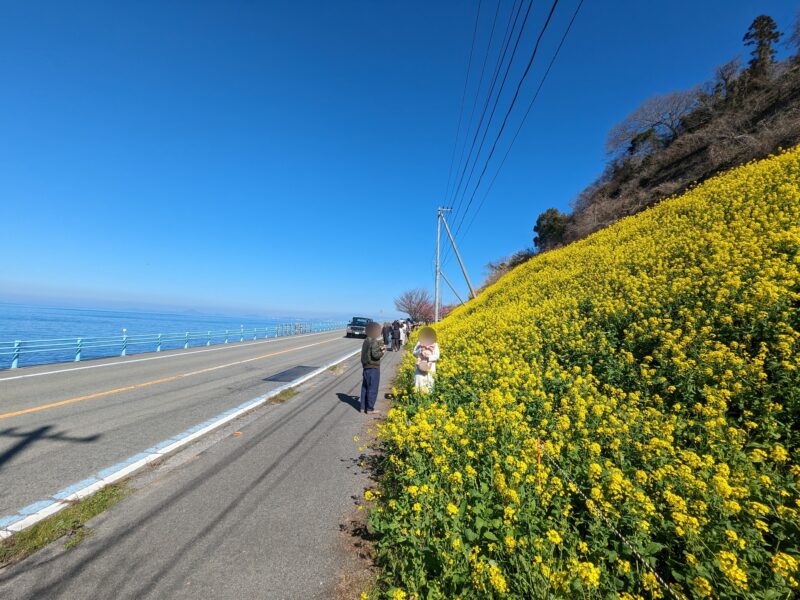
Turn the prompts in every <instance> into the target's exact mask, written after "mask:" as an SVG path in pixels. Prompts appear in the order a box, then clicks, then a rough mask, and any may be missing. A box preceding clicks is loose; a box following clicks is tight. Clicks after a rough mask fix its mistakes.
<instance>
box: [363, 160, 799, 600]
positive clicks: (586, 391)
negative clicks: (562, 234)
mask: <svg viewBox="0 0 800 600" xmlns="http://www.w3.org/2000/svg"><path fill="white" fill-rule="evenodd" d="M799 309H800V150H798V149H794V150H791V151H788V152H785V153H783V154H781V155H780V156H776V157H771V158H768V159H766V160H763V161H760V162H756V163H751V164H748V165H744V166H742V167H739V168H737V169H734V170H732V171H729V172H727V173H725V174H722V175H720V176H718V177H716V178H714V179H712V180H709V181H707V182H706V183H704V184H703V185H700V186H698V187H696V188H694V189H692V190H690V191H688V192H687V193H685V194H684V195H682V196H680V197H678V198H673V199H670V200H667V201H664V202H662V203H660V204H658V205H657V206H655V207H653V208H651V209H649V210H647V211H645V212H643V213H640V214H639V215H636V216H633V217H629V218H627V219H624V220H622V221H620V222H618V223H616V224H615V225H613V226H611V227H608V228H607V229H605V230H603V231H600V232H598V233H596V234H595V235H593V236H591V237H589V238H587V239H585V240H583V241H581V242H577V243H574V244H571V245H569V246H567V247H565V248H562V249H560V250H555V251H552V252H548V253H546V254H543V255H540V256H537V257H536V258H534V259H533V260H530V261H529V262H527V263H525V264H524V265H522V266H520V267H518V268H517V269H515V270H514V271H512V272H511V273H509V274H507V275H506V276H504V277H503V278H502V279H500V281H498V282H497V283H495V284H494V285H492V286H491V287H489V288H487V289H486V290H484V291H483V292H482V293H481V294H480V295H479V297H478V298H477V299H476V300H473V301H471V302H470V303H469V304H468V305H467V306H464V307H461V308H459V309H458V310H456V311H454V312H453V313H452V314H451V315H450V316H448V317H447V318H446V319H445V320H444V321H443V322H442V323H440V324H439V325H438V326H437V331H438V334H439V342H440V346H441V348H442V359H441V362H440V363H439V369H438V372H437V379H436V385H435V389H434V391H433V393H431V394H429V395H422V394H415V393H413V392H412V391H411V389H410V385H411V373H412V368H413V363H412V361H411V358H410V357H409V358H408V359H407V362H406V363H405V366H404V368H403V371H402V372H401V376H400V381H401V384H402V385H401V387H403V388H404V390H400V394H399V396H400V397H399V400H398V401H397V402H396V403H395V405H394V407H393V408H392V409H391V410H390V412H389V414H388V416H387V419H386V421H385V422H384V423H383V424H382V425H381V427H380V432H379V439H380V444H381V445H382V448H383V451H384V455H383V456H384V458H383V475H382V480H381V488H380V490H378V491H376V492H375V493H374V494H373V493H370V497H369V498H368V505H369V506H370V507H371V511H370V520H371V525H372V527H373V529H374V530H375V531H376V532H377V533H378V535H379V542H378V549H377V553H378V554H377V556H378V562H379V564H380V566H381V567H382V572H383V575H382V579H381V581H380V585H379V586H378V589H377V590H376V591H375V594H376V595H383V596H386V597H390V598H396V599H403V598H406V599H410V598H415V599H422V598H448V599H450V598H462V599H467V598H621V599H634V598H704V597H708V598H758V599H768V598H789V597H797V593H798V582H799V581H800V571H799V568H800V535H798V532H799V530H798V525H799V524H798V517H799V516H800V495H798V480H800V465H799V464H798V458H799V457H798V451H797V442H798V438H799V437H800V428H799V427H798V415H799V414H800V376H799V375H798V368H799V367H800V354H798V345H799V344H800V342H799V340H800V316H798V311H799Z"/></svg>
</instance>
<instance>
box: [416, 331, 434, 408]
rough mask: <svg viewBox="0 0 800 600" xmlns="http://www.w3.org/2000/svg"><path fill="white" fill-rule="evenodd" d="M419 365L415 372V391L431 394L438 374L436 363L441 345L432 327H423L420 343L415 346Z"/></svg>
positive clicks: (420, 333)
mask: <svg viewBox="0 0 800 600" xmlns="http://www.w3.org/2000/svg"><path fill="white" fill-rule="evenodd" d="M413 354H414V356H416V357H417V365H416V369H415V370H414V389H416V390H417V391H418V392H423V393H429V392H430V391H431V390H432V389H433V376H434V375H435V374H436V361H437V360H439V356H440V352H439V344H438V343H437V342H436V332H435V331H434V330H433V329H432V328H431V327H423V328H422V329H421V330H420V332H419V341H418V342H417V345H416V346H414V351H413Z"/></svg>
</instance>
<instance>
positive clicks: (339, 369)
mask: <svg viewBox="0 0 800 600" xmlns="http://www.w3.org/2000/svg"><path fill="white" fill-rule="evenodd" d="M328 371H330V372H331V373H333V374H334V375H341V374H342V373H344V365H343V364H342V363H339V364H338V365H333V366H332V367H328Z"/></svg>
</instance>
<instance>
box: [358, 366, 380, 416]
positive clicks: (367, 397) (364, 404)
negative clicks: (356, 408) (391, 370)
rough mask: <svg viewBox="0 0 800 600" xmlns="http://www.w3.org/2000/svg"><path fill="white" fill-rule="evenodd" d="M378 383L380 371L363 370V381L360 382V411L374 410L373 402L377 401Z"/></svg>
mask: <svg viewBox="0 0 800 600" xmlns="http://www.w3.org/2000/svg"><path fill="white" fill-rule="evenodd" d="M380 383H381V370H380V369H364V379H363V381H362V382H361V400H360V402H361V410H365V409H366V410H374V409H375V401H376V400H377V399H378V386H379V385H380Z"/></svg>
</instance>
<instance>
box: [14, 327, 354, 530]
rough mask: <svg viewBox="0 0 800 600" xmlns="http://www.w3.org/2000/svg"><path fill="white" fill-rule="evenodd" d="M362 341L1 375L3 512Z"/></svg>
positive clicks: (315, 341)
mask: <svg viewBox="0 0 800 600" xmlns="http://www.w3.org/2000/svg"><path fill="white" fill-rule="evenodd" d="M360 344H361V341H360V340H355V339H347V338H344V337H343V336H342V332H326V333H322V334H312V335H304V336H291V337H285V338H276V339H271V340H261V341H257V342H244V343H238V344H229V345H225V346H211V347H209V348H203V349H189V350H175V351H170V352H162V353H158V354H150V355H141V354H139V355H136V356H131V357H128V358H126V359H120V358H115V359H104V360H99V361H91V362H88V363H80V364H79V365H78V364H58V365H42V366H37V367H28V368H24V369H18V370H14V371H10V370H8V371H0V518H2V517H3V516H4V515H10V514H14V513H16V512H17V511H18V510H19V509H21V508H22V507H24V506H27V505H29V504H31V503H33V502H35V501H39V500H42V499H45V498H48V497H50V496H52V495H53V494H54V493H55V492H57V491H59V490H61V489H63V488H65V487H67V486H69V485H72V484H75V483H77V482H79V481H82V480H83V479H85V478H86V477H89V476H91V475H93V474H94V473H96V472H98V471H99V470H101V469H104V468H106V467H109V466H111V465H114V464H116V463H118V462H119V461H121V460H125V459H127V458H128V457H130V456H132V455H134V454H137V453H139V452H142V451H143V450H145V449H147V448H149V447H151V446H153V445H154V444H157V443H159V442H161V441H163V440H167V439H169V438H170V437H172V436H174V435H177V434H179V433H181V432H183V431H185V430H186V429H187V428H189V427H192V426H194V425H197V424H199V423H202V422H204V421H206V420H208V419H210V418H212V417H214V416H216V415H219V414H220V413H222V412H225V411H226V410H228V409H230V408H232V407H235V406H238V405H239V404H241V403H243V402H245V401H247V400H250V399H253V398H255V397H258V396H260V395H262V394H264V393H265V392H267V391H269V390H270V389H272V388H275V387H278V386H280V385H283V384H284V383H285V382H286V381H289V380H291V379H296V378H297V377H299V376H300V375H303V374H304V373H306V372H307V371H308V370H310V368H311V367H320V366H323V365H325V364H327V363H329V362H331V361H332V360H335V359H336V358H339V357H341V356H342V355H345V354H347V353H348V352H352V351H354V350H357V349H358V347H359V345H360ZM301 367H306V368H307V369H303V368H301ZM287 371H288V372H287Z"/></svg>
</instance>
